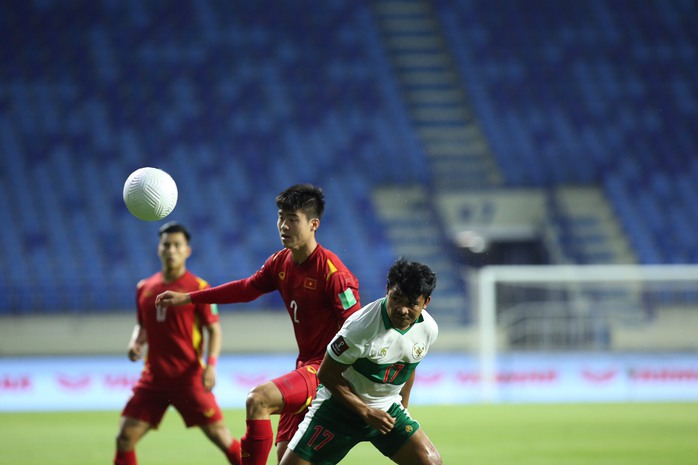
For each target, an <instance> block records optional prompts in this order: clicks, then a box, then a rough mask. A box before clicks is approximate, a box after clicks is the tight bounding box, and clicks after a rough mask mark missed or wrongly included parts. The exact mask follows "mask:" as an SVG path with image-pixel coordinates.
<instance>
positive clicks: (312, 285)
mask: <svg viewBox="0 0 698 465" xmlns="http://www.w3.org/2000/svg"><path fill="white" fill-rule="evenodd" d="M303 287H304V288H306V289H311V290H313V291H314V290H315V289H317V280H315V279H313V278H305V282H304V283H303Z"/></svg>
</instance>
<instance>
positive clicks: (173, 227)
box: [158, 221, 191, 243]
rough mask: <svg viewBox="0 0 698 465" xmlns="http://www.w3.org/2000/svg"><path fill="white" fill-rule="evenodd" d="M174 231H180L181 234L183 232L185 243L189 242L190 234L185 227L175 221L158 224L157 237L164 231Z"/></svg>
mask: <svg viewBox="0 0 698 465" xmlns="http://www.w3.org/2000/svg"><path fill="white" fill-rule="evenodd" d="M176 232H181V233H182V234H184V237H186V238H187V243H189V242H191V234H189V231H188V230H187V228H185V227H184V225H183V224H180V223H177V222H176V221H169V222H167V223H165V224H163V225H162V226H160V229H158V237H160V236H162V235H163V234H165V233H168V234H169V233H176Z"/></svg>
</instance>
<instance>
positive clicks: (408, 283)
mask: <svg viewBox="0 0 698 465" xmlns="http://www.w3.org/2000/svg"><path fill="white" fill-rule="evenodd" d="M435 288H436V273H434V272H433V271H432V270H431V268H429V267H428V266H427V265H424V264H422V263H417V262H409V261H407V260H406V259H405V258H403V257H400V258H398V259H397V261H396V262H395V263H394V264H393V266H391V267H390V270H389V271H388V283H387V289H389V290H390V289H394V290H395V291H397V292H399V293H400V294H401V295H403V296H405V298H407V299H408V301H409V302H416V301H417V299H418V298H419V296H424V298H425V299H426V298H428V297H430V296H431V293H432V292H433V291H434V289H435Z"/></svg>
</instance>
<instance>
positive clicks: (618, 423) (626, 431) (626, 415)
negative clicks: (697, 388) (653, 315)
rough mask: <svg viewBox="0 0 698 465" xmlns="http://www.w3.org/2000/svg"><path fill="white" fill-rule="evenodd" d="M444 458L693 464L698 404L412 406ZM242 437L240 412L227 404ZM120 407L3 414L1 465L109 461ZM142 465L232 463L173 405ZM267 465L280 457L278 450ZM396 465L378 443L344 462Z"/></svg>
mask: <svg viewBox="0 0 698 465" xmlns="http://www.w3.org/2000/svg"><path fill="white" fill-rule="evenodd" d="M410 413H411V414H412V416H413V417H414V418H415V419H417V420H418V421H419V422H420V423H421V424H422V427H423V428H424V431H425V432H426V433H427V434H428V435H429V437H430V438H431V439H432V441H433V442H434V443H435V444H436V446H437V448H438V449H439V451H440V452H441V456H442V458H443V461H444V463H445V464H449V465H467V464H487V465H505V464H506V465H511V464H516V465H658V464H664V463H670V464H672V465H689V464H690V465H693V464H695V463H696V457H698V403H690V404H679V403H662V404H576V405H575V404H573V405H567V404H565V405H548V404H546V405H529V404H526V405H461V406H434V407H432V406H428V407H427V406H415V407H412V408H411V409H410ZM224 415H225V419H226V423H227V424H228V425H229V427H230V428H231V430H232V432H233V434H234V435H236V436H238V437H239V436H240V435H241V433H242V429H243V425H244V412H243V411H242V410H225V411H224ZM118 417H119V412H113V411H112V412H55V413H0V464H1V465H18V464H22V465H39V464H41V465H44V464H47V463H50V464H52V465H68V464H70V465H82V464H108V463H111V462H112V459H113V455H114V436H115V434H116V430H117V426H118ZM137 453H138V461H139V464H141V465H160V464H162V465H165V464H167V465H178V464H181V465H185V464H186V465H189V464H192V463H206V464H211V465H213V464H221V465H223V464H225V463H226V461H225V458H224V457H223V455H222V454H221V453H220V452H219V451H218V450H217V449H216V448H215V447H214V446H213V445H212V444H211V443H209V442H208V440H207V439H206V438H205V437H204V435H203V434H202V433H201V432H200V431H198V430H197V429H189V430H187V429H185V428H184V424H183V423H182V421H181V419H180V418H179V415H178V414H177V412H175V411H173V410H170V411H168V413H167V415H166V416H165V420H164V421H163V424H162V425H161V427H160V430H159V431H154V432H150V433H149V434H148V435H147V436H146V437H145V438H144V439H143V440H142V441H141V443H140V444H139V446H138V448H137ZM272 454H273V455H272V457H270V459H269V461H268V464H275V463H276V460H275V450H274V451H273V453H272ZM378 463H386V464H387V463H392V462H391V461H390V460H388V459H387V458H384V457H383V456H382V455H380V454H379V453H378V452H376V451H375V450H374V449H373V448H372V447H371V446H370V444H362V445H360V446H358V447H357V448H355V449H354V450H352V452H350V453H349V455H348V456H347V458H346V459H345V460H344V461H343V462H342V464H344V465H369V464H370V465H373V464H378Z"/></svg>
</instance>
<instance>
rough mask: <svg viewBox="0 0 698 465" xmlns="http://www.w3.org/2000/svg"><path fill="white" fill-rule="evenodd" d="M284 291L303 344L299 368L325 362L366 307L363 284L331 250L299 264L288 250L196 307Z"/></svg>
mask: <svg viewBox="0 0 698 465" xmlns="http://www.w3.org/2000/svg"><path fill="white" fill-rule="evenodd" d="M272 291H279V293H280V294H281V297H282V299H283V301H284V303H285V305H286V310H287V311H288V314H289V316H290V317H291V321H292V322H293V331H294V333H295V336H296V343H297V344H298V359H297V367H300V366H303V365H306V364H308V363H320V362H321V361H322V358H323V356H324V355H325V351H326V349H327V344H328V343H329V342H330V340H332V338H333V337H334V335H335V334H336V333H337V331H338V330H339V328H341V327H342V324H343V323H344V320H346V319H347V317H348V316H349V315H351V314H352V313H354V312H355V311H357V310H359V309H360V308H361V302H360V300H359V282H358V280H357V279H356V277H355V276H354V275H353V274H352V273H351V271H349V269H348V268H347V267H346V266H345V265H344V263H342V261H341V260H340V259H339V257H337V255H335V254H334V253H333V252H332V251H330V250H328V249H325V248H324V247H322V246H321V245H319V244H318V246H317V247H316V248H315V250H314V251H313V253H312V254H310V256H309V257H308V258H307V259H306V260H305V261H304V262H303V263H300V264H298V265H296V264H295V263H294V262H293V257H292V255H291V251H290V250H289V249H283V250H281V251H279V252H277V253H275V254H274V255H272V256H271V257H269V258H268V259H267V260H266V261H265V262H264V265H262V267H261V268H260V269H259V270H258V271H257V272H256V273H255V274H254V275H252V276H250V277H249V278H246V279H241V280H238V281H232V282H229V283H226V284H222V285H220V286H216V287H214V288H211V289H207V290H205V291H201V292H195V293H191V294H190V296H191V300H192V302H210V303H213V302H215V303H219V304H228V303H236V302H249V301H251V300H254V299H256V298H257V297H259V296H260V295H262V294H266V293H268V292H272Z"/></svg>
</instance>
